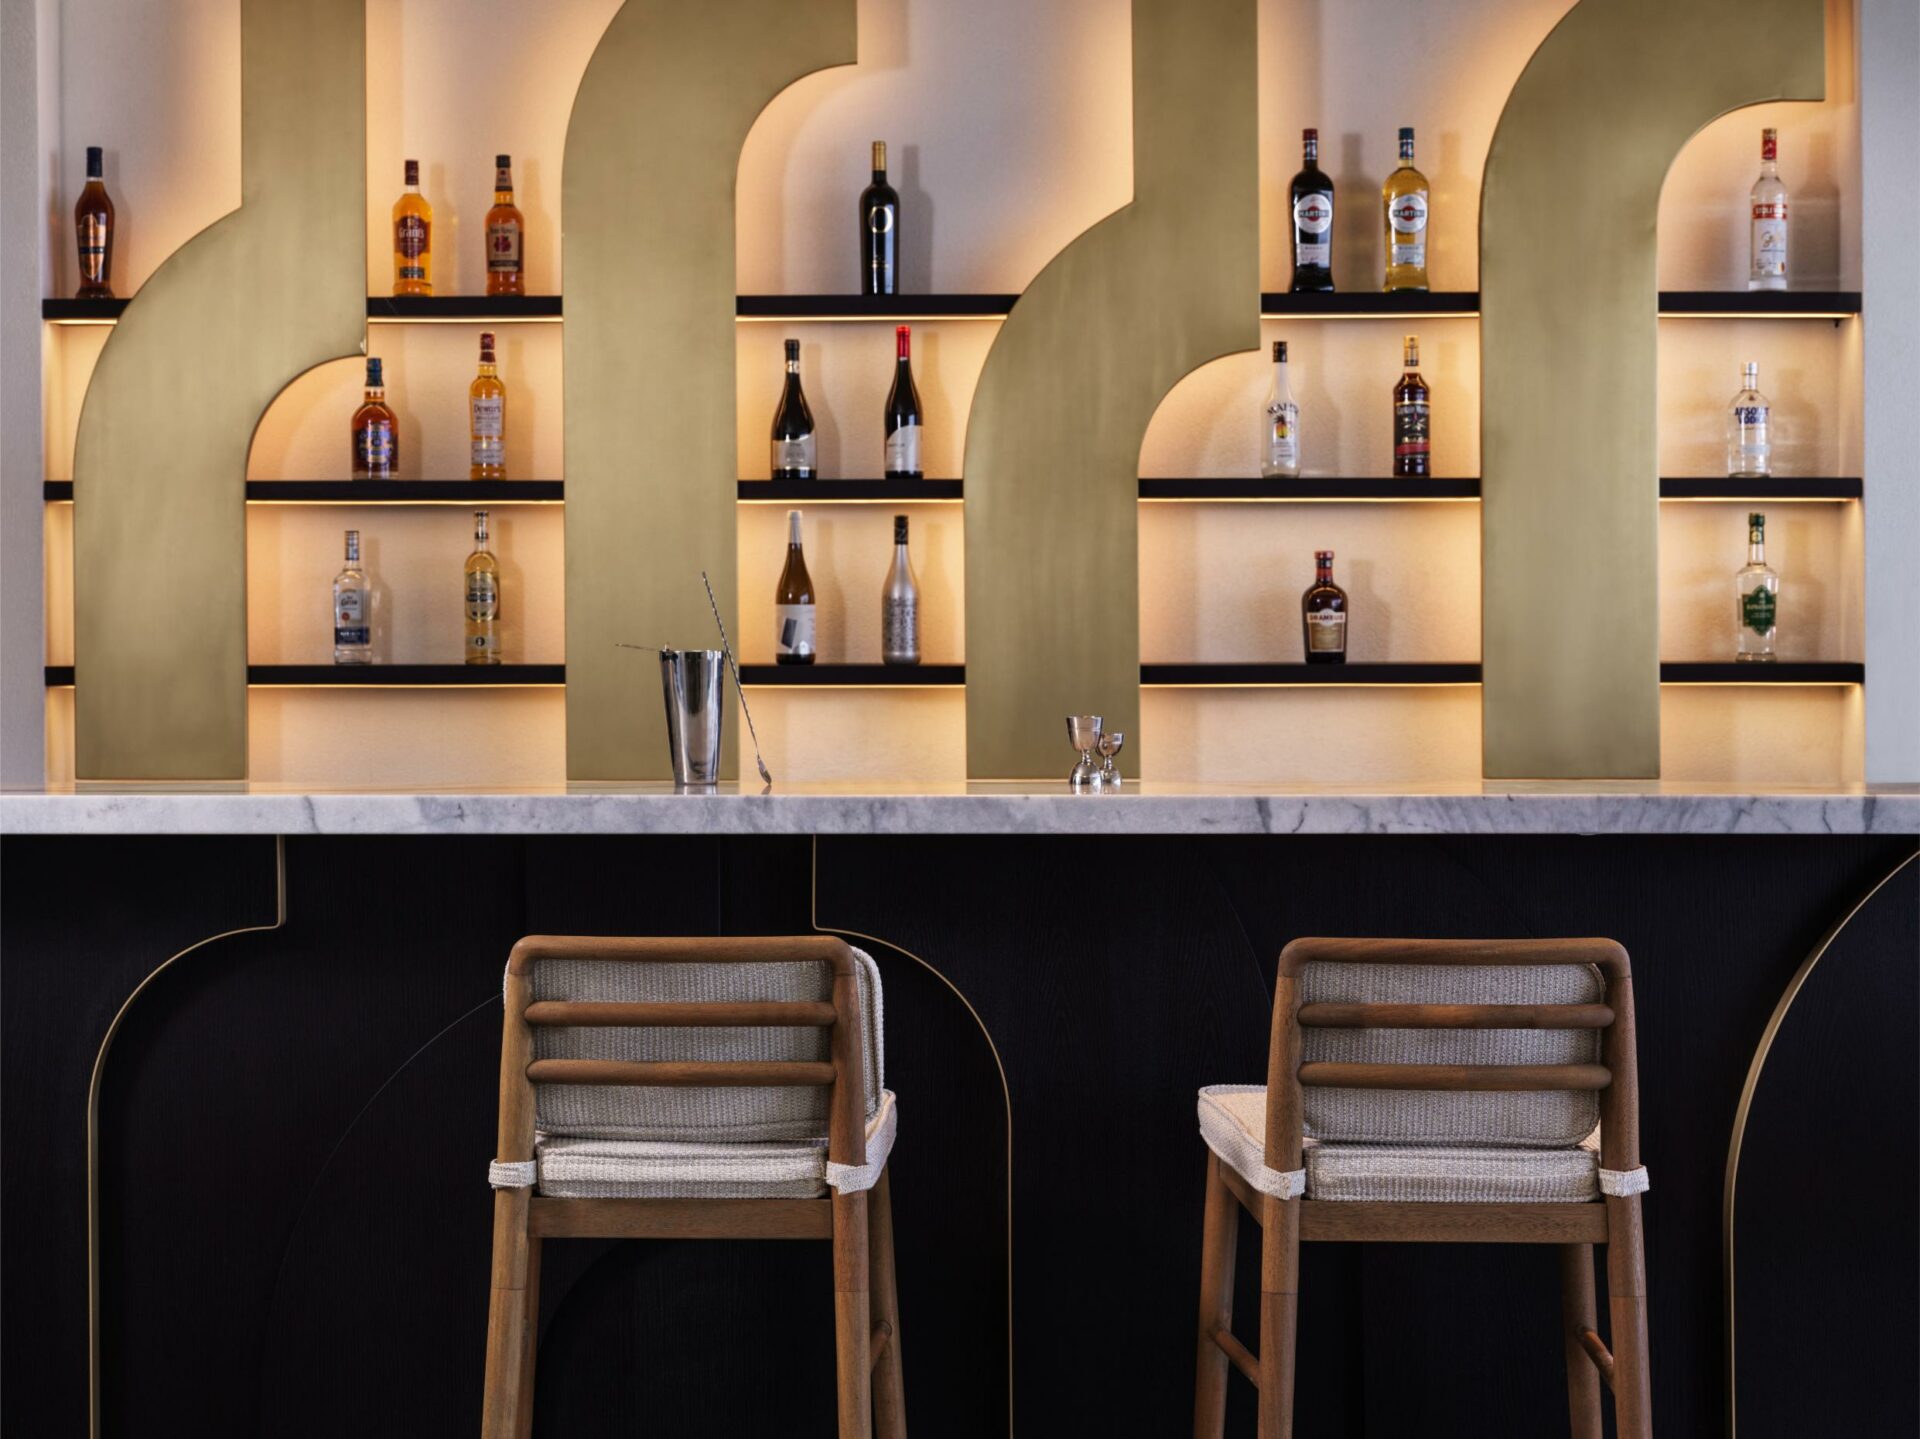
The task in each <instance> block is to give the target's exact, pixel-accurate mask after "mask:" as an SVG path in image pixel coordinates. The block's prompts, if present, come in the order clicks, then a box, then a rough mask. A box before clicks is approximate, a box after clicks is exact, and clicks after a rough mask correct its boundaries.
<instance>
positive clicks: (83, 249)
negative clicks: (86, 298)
mask: <svg viewBox="0 0 1920 1439" xmlns="http://www.w3.org/2000/svg"><path fill="white" fill-rule="evenodd" d="M78 228H79V232H80V279H81V281H82V282H83V283H85V284H88V285H98V284H101V283H103V282H104V281H105V280H106V277H107V217H106V216H105V215H83V216H81V217H80V221H79V226H78Z"/></svg>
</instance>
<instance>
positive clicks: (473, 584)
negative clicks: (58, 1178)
mask: <svg viewBox="0 0 1920 1439" xmlns="http://www.w3.org/2000/svg"><path fill="white" fill-rule="evenodd" d="M499 617H500V578H499V576H498V575H495V574H492V573H490V572H489V571H487V570H478V571H476V572H475V573H473V574H470V575H468V576H467V618H468V619H470V620H476V621H477V620H494V619H498V618H499ZM473 642H474V641H473V640H472V639H471V638H469V639H468V641H467V643H468V644H469V645H471V644H473ZM489 643H491V641H489Z"/></svg>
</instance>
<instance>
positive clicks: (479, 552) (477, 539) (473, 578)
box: [466, 510, 500, 665]
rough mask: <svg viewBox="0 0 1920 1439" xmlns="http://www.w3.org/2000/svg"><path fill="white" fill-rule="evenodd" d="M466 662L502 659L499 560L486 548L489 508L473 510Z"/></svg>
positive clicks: (467, 579) (487, 663) (487, 662)
mask: <svg viewBox="0 0 1920 1439" xmlns="http://www.w3.org/2000/svg"><path fill="white" fill-rule="evenodd" d="M466 581H467V583H466V591H467V656H466V657H467V663H468V664H470V665H497V664H499V663H500V562H499V561H498V560H496V559H495V558H494V557H493V552H492V551H491V550H489V549H488V548H487V512H486V511H485V510H475V511H474V512H473V553H472V554H470V555H468V556H467V571H466Z"/></svg>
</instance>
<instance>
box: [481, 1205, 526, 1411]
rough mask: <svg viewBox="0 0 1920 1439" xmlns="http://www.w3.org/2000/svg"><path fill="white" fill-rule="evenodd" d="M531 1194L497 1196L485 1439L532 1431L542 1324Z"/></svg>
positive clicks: (484, 1408)
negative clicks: (535, 1357)
mask: <svg viewBox="0 0 1920 1439" xmlns="http://www.w3.org/2000/svg"><path fill="white" fill-rule="evenodd" d="M532 1197H533V1191H532V1190H531V1189H496V1190H495V1191H494V1192H493V1292H492V1295H491V1297H490V1299H489V1301H488V1304H487V1387H486V1393H485V1397H484V1399H483V1401H482V1404H481V1419H480V1433H481V1439H523V1436H524V1435H526V1434H527V1433H529V1432H530V1431H531V1429H532V1427H533V1347H534V1339H535V1335H536V1333H537V1331H538V1329H539V1324H540V1292H539V1283H540V1280H539V1271H538V1264H539V1259H538V1257H537V1256H538V1249H537V1246H538V1244H539V1241H538V1240H536V1239H533V1238H532V1237H531V1236H530V1235H529V1234H528V1233H527V1215H528V1213H529V1212H530V1208H531V1201H532Z"/></svg>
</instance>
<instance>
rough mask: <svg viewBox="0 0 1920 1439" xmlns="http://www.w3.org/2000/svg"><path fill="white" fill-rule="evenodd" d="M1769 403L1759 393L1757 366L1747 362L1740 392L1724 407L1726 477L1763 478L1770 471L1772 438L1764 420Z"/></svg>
mask: <svg viewBox="0 0 1920 1439" xmlns="http://www.w3.org/2000/svg"><path fill="white" fill-rule="evenodd" d="M1772 410H1773V406H1772V405H1771V404H1769V403H1768V402H1767V397H1766V396H1765V395H1763V394H1761V393H1760V366H1759V365H1758V364H1757V363H1756V362H1755V361H1753V360H1749V361H1747V365H1746V369H1745V371H1744V372H1743V373H1742V376H1741V380H1740V393H1739V394H1737V395H1735V396H1734V397H1733V403H1732V404H1731V405H1729V406H1728V407H1727V478H1728V479H1730V480H1747V479H1764V478H1766V477H1767V476H1768V475H1771V474H1772V473H1773V441H1772V440H1771V438H1770V437H1769V431H1770V430H1771V428H1772V427H1771V426H1770V425H1769V423H1768V420H1769V418H1770V416H1771V412H1772Z"/></svg>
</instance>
